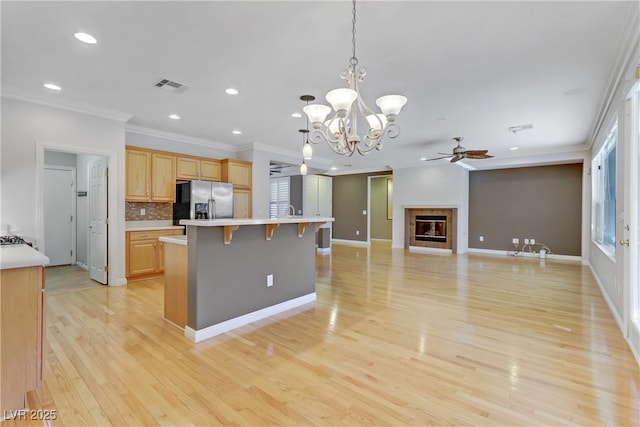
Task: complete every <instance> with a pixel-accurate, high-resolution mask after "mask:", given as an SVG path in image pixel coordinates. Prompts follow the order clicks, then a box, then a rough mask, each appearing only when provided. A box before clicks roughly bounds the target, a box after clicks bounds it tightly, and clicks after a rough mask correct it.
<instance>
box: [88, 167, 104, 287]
mask: <svg viewBox="0 0 640 427" xmlns="http://www.w3.org/2000/svg"><path fill="white" fill-rule="evenodd" d="M88 197H89V233H88V234H89V245H88V252H89V256H88V261H89V277H91V279H93V280H95V281H97V282H100V283H102V284H105V285H106V284H107V243H108V240H107V228H108V218H107V159H106V158H102V159H99V160H95V161H93V162H91V163H89V186H88Z"/></svg>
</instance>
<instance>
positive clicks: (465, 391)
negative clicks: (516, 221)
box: [7, 243, 640, 426]
mask: <svg viewBox="0 0 640 427" xmlns="http://www.w3.org/2000/svg"><path fill="white" fill-rule="evenodd" d="M162 289H163V283H162V280H161V279H154V280H143V281H137V282H135V283H134V284H131V285H129V286H127V287H115V288H104V287H103V288H97V289H94V290H87V291H83V292H70V293H64V294H59V295H53V296H50V297H49V298H48V302H47V343H48V354H47V358H46V366H45V381H44V384H43V386H42V387H41V389H40V390H39V391H38V392H37V393H35V394H34V395H32V396H30V397H31V399H32V400H33V401H35V402H36V403H35V404H36V405H41V406H42V407H43V408H47V409H56V410H57V411H58V414H59V419H58V420H56V421H54V422H53V423H52V424H53V425H62V424H64V425H67V426H75V425H157V424H163V425H191V424H194V425H243V426H247V425H250V426H257V425H296V426H298V425H305V426H306V425H330V426H345V425H358V426H372V425H397V426H400V425H472V426H490V425H502V426H525V425H526V426H530V425H581V426H604V425H608V426H632V425H635V426H637V425H639V424H640V369H639V367H638V365H637V363H636V361H635V360H634V358H633V356H632V354H631V352H630V350H629V348H628V347H627V345H626V343H625V342H624V340H623V339H622V337H621V334H620V332H619V330H618V328H617V326H616V324H615V321H614V320H613V318H612V316H611V314H610V313H609V311H608V308H607V306H606V303H605V302H604V300H603V299H602V297H601V295H600V292H599V290H598V287H597V285H596V283H595V281H594V279H593V277H592V275H591V273H590V272H589V270H588V268H586V267H584V266H581V265H579V264H577V263H567V262H561V261H553V260H546V261H541V260H537V259H522V258H513V257H490V256H481V255H462V256H454V255H428V254H422V253H409V252H406V251H404V250H395V249H394V250H391V249H390V247H389V245H388V244H379V243H378V244H374V246H373V247H372V249H367V248H363V247H351V246H345V245H338V244H335V245H333V253H332V255H330V256H329V255H324V256H318V265H317V301H316V303H314V304H308V305H306V306H304V307H301V308H298V309H295V310H293V311H292V312H291V313H289V316H287V315H284V314H282V315H279V316H277V317H276V318H275V319H270V320H265V321H261V322H257V323H255V324H253V325H250V326H246V327H243V328H240V329H237V330H235V331H233V333H227V334H225V335H222V336H219V337H215V338H212V339H209V340H206V341H204V342H202V343H199V344H192V343H190V342H189V341H187V340H186V339H185V338H184V336H183V334H182V332H181V331H179V330H178V329H176V328H174V327H172V326H171V325H169V324H168V323H166V322H164V321H163V320H162V311H163V309H162V301H163V290H162ZM247 297H248V298H250V296H249V295H248V296H247ZM12 424H20V423H19V422H13V421H11V422H8V423H7V425H12Z"/></svg>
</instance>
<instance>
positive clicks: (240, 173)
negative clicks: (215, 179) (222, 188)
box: [222, 159, 251, 188]
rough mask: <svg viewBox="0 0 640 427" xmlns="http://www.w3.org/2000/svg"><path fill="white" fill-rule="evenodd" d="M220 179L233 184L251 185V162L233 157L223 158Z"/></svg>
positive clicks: (240, 185)
mask: <svg viewBox="0 0 640 427" xmlns="http://www.w3.org/2000/svg"><path fill="white" fill-rule="evenodd" d="M222 180H223V181H224V182H230V183H232V184H233V185H234V186H239V187H245V188H246V187H251V163H250V162H243V161H241V160H234V159H225V160H223V163H222Z"/></svg>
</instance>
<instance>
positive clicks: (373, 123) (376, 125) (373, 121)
mask: <svg viewBox="0 0 640 427" xmlns="http://www.w3.org/2000/svg"><path fill="white" fill-rule="evenodd" d="M376 117H377V118H376ZM366 119H367V122H368V123H369V128H370V129H373V130H382V129H384V127H385V126H387V117H386V116H385V115H384V114H369V115H368V116H367V117H366ZM378 119H380V120H378ZM380 125H382V127H380Z"/></svg>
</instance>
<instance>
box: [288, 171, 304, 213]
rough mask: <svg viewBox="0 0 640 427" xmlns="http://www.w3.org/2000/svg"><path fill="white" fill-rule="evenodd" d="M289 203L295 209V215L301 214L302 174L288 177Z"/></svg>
mask: <svg viewBox="0 0 640 427" xmlns="http://www.w3.org/2000/svg"><path fill="white" fill-rule="evenodd" d="M289 203H291V205H293V207H294V208H295V209H296V215H301V214H302V175H292V176H291V177H289Z"/></svg>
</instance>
